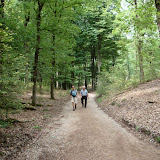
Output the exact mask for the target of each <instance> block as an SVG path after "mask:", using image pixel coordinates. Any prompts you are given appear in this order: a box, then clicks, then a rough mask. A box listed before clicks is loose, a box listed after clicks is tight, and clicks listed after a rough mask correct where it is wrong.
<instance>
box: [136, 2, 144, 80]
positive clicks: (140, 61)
mask: <svg viewBox="0 0 160 160" xmlns="http://www.w3.org/2000/svg"><path fill="white" fill-rule="evenodd" d="M134 4H135V9H136V10H137V0H134ZM136 18H137V19H139V16H138V15H137V14H136ZM142 36H144V35H142ZM137 40H138V46H137V50H138V57H139V69H140V74H139V77H140V82H141V83H143V82H144V70H143V55H142V43H143V41H142V40H140V35H139V33H137Z"/></svg>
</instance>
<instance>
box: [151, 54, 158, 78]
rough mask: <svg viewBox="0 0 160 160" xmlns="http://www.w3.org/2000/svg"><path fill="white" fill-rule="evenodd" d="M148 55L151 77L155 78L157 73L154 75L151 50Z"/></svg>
mask: <svg viewBox="0 0 160 160" xmlns="http://www.w3.org/2000/svg"><path fill="white" fill-rule="evenodd" d="M149 56H150V61H149V63H150V75H151V77H152V78H157V75H156V71H155V68H154V65H153V58H152V52H150V53H149Z"/></svg>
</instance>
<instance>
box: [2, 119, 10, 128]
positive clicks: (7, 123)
mask: <svg viewBox="0 0 160 160" xmlns="http://www.w3.org/2000/svg"><path fill="white" fill-rule="evenodd" d="M9 126H11V123H10V122H9V121H8V120H2V119H1V120H0V128H7V127H9Z"/></svg>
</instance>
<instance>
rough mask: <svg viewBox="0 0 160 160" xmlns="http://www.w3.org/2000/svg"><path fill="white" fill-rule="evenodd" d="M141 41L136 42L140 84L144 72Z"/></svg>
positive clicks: (142, 80)
mask: <svg viewBox="0 0 160 160" xmlns="http://www.w3.org/2000/svg"><path fill="white" fill-rule="evenodd" d="M142 43H143V42H142V41H141V40H139V41H138V55H139V69H140V82H141V83H142V82H144V70H143V55H142Z"/></svg>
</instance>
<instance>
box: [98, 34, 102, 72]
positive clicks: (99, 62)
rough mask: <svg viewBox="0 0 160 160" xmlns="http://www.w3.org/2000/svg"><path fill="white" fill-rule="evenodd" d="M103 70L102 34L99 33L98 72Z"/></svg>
mask: <svg viewBox="0 0 160 160" xmlns="http://www.w3.org/2000/svg"><path fill="white" fill-rule="evenodd" d="M100 72H101V36H100V35H98V73H100Z"/></svg>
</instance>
